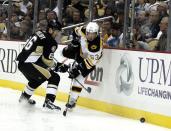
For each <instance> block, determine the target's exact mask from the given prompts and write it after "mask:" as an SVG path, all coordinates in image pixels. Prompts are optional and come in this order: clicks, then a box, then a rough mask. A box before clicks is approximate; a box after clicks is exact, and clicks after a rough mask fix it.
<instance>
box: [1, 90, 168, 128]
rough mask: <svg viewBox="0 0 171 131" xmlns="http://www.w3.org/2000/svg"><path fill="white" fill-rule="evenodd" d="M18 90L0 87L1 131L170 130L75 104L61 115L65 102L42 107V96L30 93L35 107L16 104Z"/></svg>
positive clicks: (18, 94)
mask: <svg viewBox="0 0 171 131" xmlns="http://www.w3.org/2000/svg"><path fill="white" fill-rule="evenodd" d="M20 93H21V92H20V91H16V90H12V89H8V88H0V131H13V130H15V131H152V130H155V131H171V130H170V129H167V128H163V127H159V126H155V125H151V124H147V123H140V122H139V121H137V120H132V119H127V118H124V117H118V116H115V115H111V114H107V113H103V112H98V111H94V110H90V109H87V108H83V107H78V106H77V107H76V108H75V109H74V110H73V111H72V112H68V114H67V116H66V117H64V116H63V115H62V111H63V110H64V105H65V103H63V102H59V101H56V104H57V105H59V106H61V108H62V111H59V112H49V111H45V110H43V109H42V105H43V102H44V97H40V96H35V95H34V96H33V98H34V99H35V100H36V102H37V103H36V105H35V106H34V107H29V106H23V105H21V104H19V103H18V98H19V96H20Z"/></svg>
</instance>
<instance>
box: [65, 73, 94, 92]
mask: <svg viewBox="0 0 171 131" xmlns="http://www.w3.org/2000/svg"><path fill="white" fill-rule="evenodd" d="M67 72H68V73H69V74H70V72H69V71H67ZM73 79H74V80H75V81H76V82H77V83H78V84H79V85H80V86H81V87H82V88H83V89H84V90H86V91H87V92H88V93H91V87H87V88H86V87H85V86H84V85H83V84H82V83H81V82H80V81H79V80H77V78H73Z"/></svg>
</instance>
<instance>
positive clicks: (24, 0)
mask: <svg viewBox="0 0 171 131" xmlns="http://www.w3.org/2000/svg"><path fill="white" fill-rule="evenodd" d="M32 5H33V3H31V2H30V1H29V0H22V1H21V2H20V3H19V6H20V11H22V12H23V13H24V14H27V13H28V9H30V8H32Z"/></svg>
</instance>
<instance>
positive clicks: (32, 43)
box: [17, 31, 58, 67]
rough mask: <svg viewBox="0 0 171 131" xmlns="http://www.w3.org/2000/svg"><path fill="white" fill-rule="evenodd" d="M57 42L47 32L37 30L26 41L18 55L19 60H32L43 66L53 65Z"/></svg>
mask: <svg viewBox="0 0 171 131" xmlns="http://www.w3.org/2000/svg"><path fill="white" fill-rule="evenodd" d="M57 46H58V44H57V42H56V41H55V40H54V39H53V38H52V36H51V35H50V34H49V33H45V32H42V31H37V32H36V33H35V34H33V35H32V36H31V37H30V38H29V39H28V40H27V41H26V45H25V46H24V48H23V50H22V52H21V53H20V54H19V55H18V58H17V60H18V61H19V62H33V63H36V64H38V65H40V66H43V67H51V66H53V65H54V61H53V57H54V52H55V51H56V49H57Z"/></svg>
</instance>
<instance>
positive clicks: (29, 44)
mask: <svg viewBox="0 0 171 131" xmlns="http://www.w3.org/2000/svg"><path fill="white" fill-rule="evenodd" d="M36 40H37V36H33V37H31V38H30V39H28V40H27V44H26V45H25V47H24V49H25V50H30V48H31V47H32V45H33V43H34V42H35V41H36Z"/></svg>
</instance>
